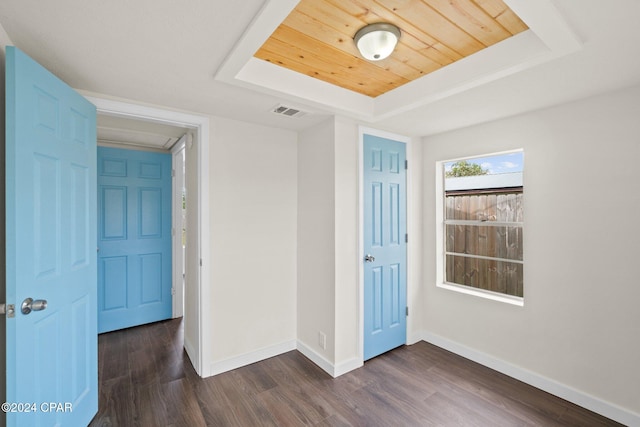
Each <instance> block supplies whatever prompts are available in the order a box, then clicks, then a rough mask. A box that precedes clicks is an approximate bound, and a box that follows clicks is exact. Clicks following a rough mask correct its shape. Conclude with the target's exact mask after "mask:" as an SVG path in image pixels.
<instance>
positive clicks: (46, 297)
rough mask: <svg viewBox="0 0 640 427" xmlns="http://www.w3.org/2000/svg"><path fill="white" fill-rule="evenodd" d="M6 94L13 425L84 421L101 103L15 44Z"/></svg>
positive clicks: (91, 406)
mask: <svg viewBox="0 0 640 427" xmlns="http://www.w3.org/2000/svg"><path fill="white" fill-rule="evenodd" d="M6 93H7V106H6V111H7V121H6V128H7V138H6V241H7V255H6V256H7V287H6V293H7V295H6V298H7V304H12V305H13V306H14V315H13V317H8V318H7V343H6V344H7V346H6V356H7V401H8V402H13V403H15V404H16V405H15V406H9V407H8V408H6V409H8V413H7V424H8V425H9V426H54V425H57V426H84V425H87V424H88V423H89V422H90V421H91V419H92V418H93V416H94V415H95V414H96V412H97V410H98V386H97V383H98V372H97V371H98V359H97V313H96V277H97V271H96V265H97V261H96V109H95V107H94V106H93V105H92V104H91V103H89V102H88V101H87V100H86V99H85V98H83V97H82V96H80V95H79V94H78V93H76V92H75V91H73V90H72V89H71V88H70V87H69V86H67V85H66V84H65V83H64V82H62V81H61V80H59V79H58V78H57V77H55V76H54V75H53V74H51V73H49V72H48V71H47V70H45V69H44V68H43V67H41V66H40V65H39V64H37V63H36V62H35V61H33V60H32V59H31V58H29V57H28V56H27V55H25V54H24V53H23V52H21V51H20V50H18V49H17V48H14V47H7V51H6ZM45 301H46V302H45ZM3 409H4V408H3Z"/></svg>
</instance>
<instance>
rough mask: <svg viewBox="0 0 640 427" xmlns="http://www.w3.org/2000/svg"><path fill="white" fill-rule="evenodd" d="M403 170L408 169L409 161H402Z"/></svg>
mask: <svg viewBox="0 0 640 427" xmlns="http://www.w3.org/2000/svg"><path fill="white" fill-rule="evenodd" d="M404 169H405V170H407V169H409V160H405V161H404Z"/></svg>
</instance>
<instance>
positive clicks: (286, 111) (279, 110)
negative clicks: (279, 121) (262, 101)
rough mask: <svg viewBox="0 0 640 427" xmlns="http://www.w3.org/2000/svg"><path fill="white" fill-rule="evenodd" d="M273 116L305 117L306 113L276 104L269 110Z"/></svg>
mask: <svg viewBox="0 0 640 427" xmlns="http://www.w3.org/2000/svg"><path fill="white" fill-rule="evenodd" d="M271 111H272V112H274V113H275V114H279V115H281V116H287V117H302V116H304V115H306V114H307V113H306V111H301V110H298V109H297V108H293V107H287V106H286V105H282V104H278V105H276V106H275V107H273V109H272V110H271Z"/></svg>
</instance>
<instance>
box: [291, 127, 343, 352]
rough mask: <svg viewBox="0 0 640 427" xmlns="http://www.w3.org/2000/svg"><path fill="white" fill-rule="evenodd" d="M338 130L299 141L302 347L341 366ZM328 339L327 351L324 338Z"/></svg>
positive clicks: (316, 130)
mask: <svg viewBox="0 0 640 427" xmlns="http://www.w3.org/2000/svg"><path fill="white" fill-rule="evenodd" d="M334 140H335V126H334V121H333V119H330V120H327V121H325V122H322V123H320V124H318V125H316V126H314V127H312V128H310V129H308V130H306V131H303V132H301V133H300V135H299V138H298V158H297V162H298V210H297V212H298V230H297V241H298V253H297V262H298V276H297V282H298V291H297V306H298V315H297V324H298V336H297V338H298V342H299V343H301V345H303V346H306V347H307V348H309V349H310V350H311V351H313V352H315V353H317V354H318V355H319V356H320V357H321V358H323V359H325V360H326V361H327V362H329V363H331V364H332V363H334V362H335V333H334V331H335V271H336V267H335V199H334V185H335V165H334V156H335V148H334ZM320 332H322V333H324V334H325V335H326V347H325V348H324V349H323V348H321V347H320V345H319V343H318V333H320Z"/></svg>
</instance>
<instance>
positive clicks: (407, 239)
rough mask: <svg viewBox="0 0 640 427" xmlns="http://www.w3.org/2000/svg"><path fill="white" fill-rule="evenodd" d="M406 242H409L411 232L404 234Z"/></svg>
mask: <svg viewBox="0 0 640 427" xmlns="http://www.w3.org/2000/svg"><path fill="white" fill-rule="evenodd" d="M404 242H405V243H409V234H407V233H405V234H404Z"/></svg>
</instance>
